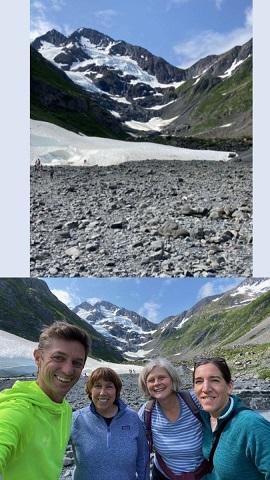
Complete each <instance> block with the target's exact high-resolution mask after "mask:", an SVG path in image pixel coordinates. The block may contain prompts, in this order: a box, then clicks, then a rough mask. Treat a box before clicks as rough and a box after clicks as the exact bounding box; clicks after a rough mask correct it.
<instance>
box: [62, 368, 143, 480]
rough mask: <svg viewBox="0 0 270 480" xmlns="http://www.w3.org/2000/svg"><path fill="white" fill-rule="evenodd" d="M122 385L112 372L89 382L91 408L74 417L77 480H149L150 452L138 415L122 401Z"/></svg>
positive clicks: (103, 371)
mask: <svg viewBox="0 0 270 480" xmlns="http://www.w3.org/2000/svg"><path fill="white" fill-rule="evenodd" d="M121 388H122V382H121V379H120V377H119V376H118V375H117V373H116V372H115V371H114V370H112V369H111V368H104V367H102V368H97V369H96V370H94V371H93V372H92V374H91V376H90V377H89V378H88V381H87V383H86V393H87V395H88V397H89V398H90V400H91V404H90V406H87V407H85V408H82V409H80V410H77V411H76V412H74V414H73V426H72V434H71V440H72V446H73V451H74V455H75V464H76V467H75V470H74V473H73V479H74V480H135V479H138V480H148V479H149V451H148V445H147V440H146V435H145V431H144V427H143V425H142V423H141V421H140V419H139V417H138V415H137V413H136V412H135V411H134V410H132V409H131V408H129V407H128V406H127V405H126V404H125V403H124V402H123V401H122V400H121V399H120V398H119V397H120V391H121Z"/></svg>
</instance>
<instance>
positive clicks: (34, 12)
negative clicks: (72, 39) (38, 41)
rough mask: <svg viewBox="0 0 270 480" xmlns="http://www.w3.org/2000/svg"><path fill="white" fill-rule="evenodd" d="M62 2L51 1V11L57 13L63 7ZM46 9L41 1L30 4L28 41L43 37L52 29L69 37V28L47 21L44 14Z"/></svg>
mask: <svg viewBox="0 0 270 480" xmlns="http://www.w3.org/2000/svg"><path fill="white" fill-rule="evenodd" d="M65 4H66V3H65V1H64V0H51V8H52V9H53V10H56V11H59V10H61V9H62V8H63V7H64V6H65ZM47 11H48V8H47V7H46V5H45V4H44V3H42V1H40V0H36V1H34V2H32V3H31V19H30V41H31V42H32V41H33V40H34V39H35V38H37V37H40V36H41V35H44V34H45V33H47V32H48V31H49V30H52V29H53V28H54V29H55V30H57V31H58V32H62V33H63V34H64V35H69V34H70V33H71V28H70V27H69V26H68V25H64V26H63V27H62V26H60V25H57V24H56V23H55V22H52V21H50V20H48V19H47V16H46V13H47Z"/></svg>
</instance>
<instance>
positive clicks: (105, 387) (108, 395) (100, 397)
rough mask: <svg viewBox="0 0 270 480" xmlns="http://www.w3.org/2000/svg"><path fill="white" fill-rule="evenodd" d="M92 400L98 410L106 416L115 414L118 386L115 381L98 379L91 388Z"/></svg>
mask: <svg viewBox="0 0 270 480" xmlns="http://www.w3.org/2000/svg"><path fill="white" fill-rule="evenodd" d="M90 393H91V398H92V402H93V403H94V405H95V407H96V411H97V412H98V413H100V415H102V416H104V417H111V416H113V415H114V414H115V404H114V402H115V399H116V388H115V385H114V383H113V382H111V381H109V380H104V379H102V378H100V379H97V380H96V381H95V382H94V384H93V386H92V388H91V392H90Z"/></svg>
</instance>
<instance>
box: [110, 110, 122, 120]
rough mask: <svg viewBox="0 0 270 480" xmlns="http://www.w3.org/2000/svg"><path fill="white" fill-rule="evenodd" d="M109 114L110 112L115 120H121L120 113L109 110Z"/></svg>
mask: <svg viewBox="0 0 270 480" xmlns="http://www.w3.org/2000/svg"><path fill="white" fill-rule="evenodd" d="M109 112H110V113H111V114H112V115H113V116H114V117H116V118H121V115H120V113H118V112H115V111H114V110H109Z"/></svg>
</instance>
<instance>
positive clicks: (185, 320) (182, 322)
mask: <svg viewBox="0 0 270 480" xmlns="http://www.w3.org/2000/svg"><path fill="white" fill-rule="evenodd" d="M190 318H191V317H186V318H183V320H181V322H180V323H179V325H177V327H174V328H175V330H179V329H180V328H182V326H183V325H184V323H186V322H187V321H188V320H189V319H190Z"/></svg>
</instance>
